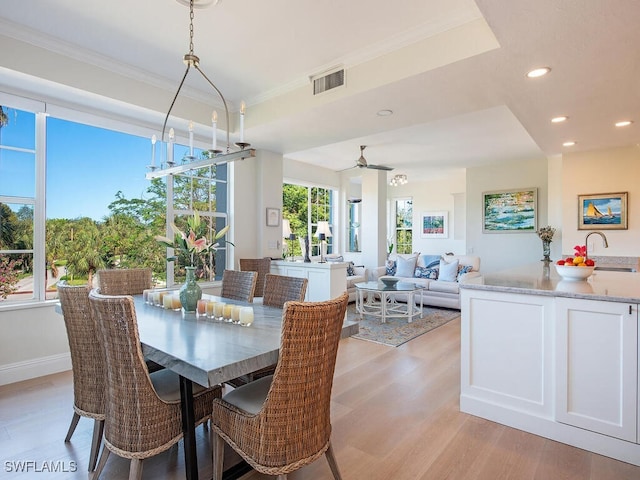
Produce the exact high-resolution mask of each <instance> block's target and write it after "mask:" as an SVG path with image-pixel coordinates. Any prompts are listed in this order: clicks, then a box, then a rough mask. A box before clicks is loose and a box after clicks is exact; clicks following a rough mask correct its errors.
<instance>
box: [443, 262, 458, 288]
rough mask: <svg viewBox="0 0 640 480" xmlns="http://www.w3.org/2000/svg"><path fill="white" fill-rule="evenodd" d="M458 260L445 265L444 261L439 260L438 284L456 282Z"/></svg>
mask: <svg viewBox="0 0 640 480" xmlns="http://www.w3.org/2000/svg"><path fill="white" fill-rule="evenodd" d="M458 264H459V262H458V260H457V259H456V260H453V261H452V262H451V263H447V262H446V261H445V260H440V272H439V273H438V281H439V282H455V281H457V280H458Z"/></svg>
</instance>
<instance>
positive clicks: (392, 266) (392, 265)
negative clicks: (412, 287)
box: [386, 260, 396, 275]
mask: <svg viewBox="0 0 640 480" xmlns="http://www.w3.org/2000/svg"><path fill="white" fill-rule="evenodd" d="M386 267H387V268H386V273H387V275H395V274H396V261H395V260H387V265H386Z"/></svg>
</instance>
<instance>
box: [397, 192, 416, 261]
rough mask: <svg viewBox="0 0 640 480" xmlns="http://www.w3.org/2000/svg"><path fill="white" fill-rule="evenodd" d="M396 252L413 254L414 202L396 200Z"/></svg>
mask: <svg viewBox="0 0 640 480" xmlns="http://www.w3.org/2000/svg"><path fill="white" fill-rule="evenodd" d="M394 233H395V237H396V252H397V253H411V252H413V200H411V199H397V200H395V232H394Z"/></svg>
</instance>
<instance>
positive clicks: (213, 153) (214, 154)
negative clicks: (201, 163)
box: [207, 148, 222, 158]
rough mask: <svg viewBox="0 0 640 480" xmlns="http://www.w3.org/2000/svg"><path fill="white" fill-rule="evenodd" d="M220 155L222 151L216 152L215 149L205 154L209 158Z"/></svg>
mask: <svg viewBox="0 0 640 480" xmlns="http://www.w3.org/2000/svg"><path fill="white" fill-rule="evenodd" d="M221 153H222V150H218V149H217V148H216V149H215V150H214V149H210V150H207V154H208V155H209V158H214V157H215V156H217V155H219V154H221Z"/></svg>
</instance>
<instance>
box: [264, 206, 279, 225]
mask: <svg viewBox="0 0 640 480" xmlns="http://www.w3.org/2000/svg"><path fill="white" fill-rule="evenodd" d="M279 226H280V209H279V208H267V227H279Z"/></svg>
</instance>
